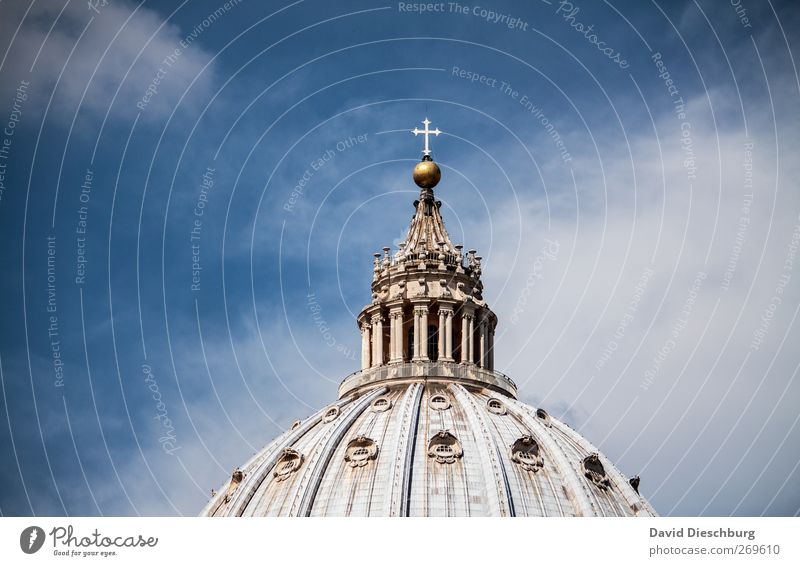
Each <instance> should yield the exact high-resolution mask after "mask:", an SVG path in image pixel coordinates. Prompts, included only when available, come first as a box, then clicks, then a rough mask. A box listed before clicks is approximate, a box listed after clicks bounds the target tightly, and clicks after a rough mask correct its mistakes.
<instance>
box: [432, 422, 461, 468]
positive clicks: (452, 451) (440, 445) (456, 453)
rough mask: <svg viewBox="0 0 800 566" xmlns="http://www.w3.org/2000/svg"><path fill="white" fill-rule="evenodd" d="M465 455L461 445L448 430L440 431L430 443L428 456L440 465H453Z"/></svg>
mask: <svg viewBox="0 0 800 566" xmlns="http://www.w3.org/2000/svg"><path fill="white" fill-rule="evenodd" d="M463 455H464V450H463V449H462V448H461V443H460V442H459V441H458V439H457V438H456V437H455V436H453V435H452V434H451V433H450V432H449V431H447V430H442V431H439V432H438V433H436V434H435V435H434V436H433V438H431V439H430V441H429V442H428V456H429V457H431V458H435V459H436V461H437V462H438V463H440V464H452V463H453V462H455V461H456V459H458V458H461V456H463Z"/></svg>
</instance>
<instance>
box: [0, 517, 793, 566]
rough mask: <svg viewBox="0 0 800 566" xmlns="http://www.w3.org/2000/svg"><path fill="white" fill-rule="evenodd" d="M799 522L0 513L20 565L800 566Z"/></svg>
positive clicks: (7, 551) (6, 551)
mask: <svg viewBox="0 0 800 566" xmlns="http://www.w3.org/2000/svg"><path fill="white" fill-rule="evenodd" d="M799 527H800V519H798V518H774V517H767V518H746V517H737V518H654V519H649V518H637V519H599V518H594V519H583V518H575V519H556V518H543V519H522V518H516V519H484V518H463V519H462V518H459V519H447V518H442V519H361V518H325V519H269V518H258V519H247V518H236V519H205V518H79V517H72V518H59V517H33V518H8V517H6V518H0V563H2V564H9V565H16V564H87V563H91V564H109V565H111V564H114V565H122V564H137V565H138V564H185V563H186V561H187V560H191V561H193V562H195V563H201V564H212V563H215V562H216V563H219V564H252V563H280V564H291V563H296V564H309V563H311V562H312V561H314V562H317V561H318V562H319V563H320V564H325V565H326V566H331V565H338V564H349V565H352V564H362V563H369V562H379V563H380V564H382V565H384V564H389V565H392V564H404V565H407V564H409V563H418V564H430V563H433V562H434V561H443V562H446V563H457V562H458V561H465V563H468V564H506V563H508V564H513V563H523V564H533V563H540V562H541V561H560V562H561V563H567V564H577V563H582V562H579V561H584V560H592V561H598V560H599V561H601V562H602V563H606V561H607V560H608V561H609V562H611V561H613V563H614V564H615V565H618V564H636V565H640V564H648V563H649V564H693V563H694V564H698V565H701V564H702V565H706V564H776V565H778V564H792V565H795V564H800V553H799V552H798V546H800V541H799V540H798V539H799V538H800V537H799V536H798V533H800V528H799ZM253 560H257V561H258V562H253Z"/></svg>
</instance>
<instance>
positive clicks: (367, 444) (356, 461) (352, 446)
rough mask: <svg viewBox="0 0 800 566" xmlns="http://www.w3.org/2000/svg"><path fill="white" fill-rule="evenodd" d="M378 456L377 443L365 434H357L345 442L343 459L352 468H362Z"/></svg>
mask: <svg viewBox="0 0 800 566" xmlns="http://www.w3.org/2000/svg"><path fill="white" fill-rule="evenodd" d="M377 456H378V445H377V444H375V441H374V440H372V439H371V438H367V437H366V436H363V435H361V436H357V437H356V438H354V439H353V440H351V441H350V442H348V443H347V449H346V450H345V454H344V461H345V462H347V463H348V464H350V466H352V467H353V468H362V467H364V466H366V465H367V464H369V462H370V460H374V459H375V458H377Z"/></svg>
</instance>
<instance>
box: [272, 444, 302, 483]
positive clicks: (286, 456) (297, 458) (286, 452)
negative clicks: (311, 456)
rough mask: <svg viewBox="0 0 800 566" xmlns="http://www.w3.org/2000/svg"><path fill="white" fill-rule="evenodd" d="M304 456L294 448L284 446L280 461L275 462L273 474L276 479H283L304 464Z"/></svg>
mask: <svg viewBox="0 0 800 566" xmlns="http://www.w3.org/2000/svg"><path fill="white" fill-rule="evenodd" d="M303 460H304V457H303V455H302V454H300V452H298V451H297V450H295V449H294V448H284V449H283V452H282V453H281V456H280V458H278V462H277V463H276V464H275V471H274V472H273V475H274V476H275V480H276V481H283V480H285V479H286V478H288V477H289V476H291V475H292V474H293V473H295V472H296V471H297V470H299V469H300V466H302V465H303Z"/></svg>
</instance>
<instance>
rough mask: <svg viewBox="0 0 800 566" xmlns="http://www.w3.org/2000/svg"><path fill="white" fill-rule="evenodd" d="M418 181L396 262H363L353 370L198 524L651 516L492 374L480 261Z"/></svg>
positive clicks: (581, 443)
mask: <svg viewBox="0 0 800 566" xmlns="http://www.w3.org/2000/svg"><path fill="white" fill-rule="evenodd" d="M423 124H425V129H424V130H418V129H416V128H415V129H414V130H413V132H414V133H415V135H417V134H423V135H424V136H425V151H424V152H423V161H422V162H423V163H425V164H426V167H428V166H429V165H430V164H431V163H433V161H432V159H431V158H430V148H429V145H428V135H429V134H433V135H437V136H438V135H439V134H440V133H442V132H440V131H439V130H438V128H437V129H436V130H430V129H429V128H428V125H429V124H430V122H429V121H428V120H427V119H426V120H425V121H424V122H423ZM437 171H438V167H437ZM437 180H438V179H437ZM429 184H430V183H423V184H422V186H421V189H422V190H421V191H420V199H419V200H417V201H416V202H415V203H414V207H415V214H414V217H413V218H412V220H411V225H410V226H409V230H408V235H407V236H406V240H405V242H403V243H402V244H401V245H400V246H399V250H398V251H397V253H396V254H394V255H393V256H390V254H389V250H390V248H388V247H387V248H383V250H384V253H383V258H381V254H379V253H377V254H375V259H374V261H373V279H372V302H371V303H370V304H368V305H366V306H365V307H364V309H363V310H362V311H361V313H360V314H359V316H358V319H357V323H358V325H359V328H360V330H361V345H362V352H361V365H362V367H361V370H360V371H357V372H355V373H354V374H352V375H350V376H349V377H347V378H346V379H345V380H344V381H343V382H342V384H341V386H340V387H339V400H338V401H337V402H336V403H333V404H331V405H329V406H327V407H325V408H323V409H322V410H320V411H319V412H317V413H316V414H314V415H313V416H311V417H309V418H307V419H306V420H304V421H297V422H296V423H295V424H294V425H292V427H291V429H290V430H288V431H286V432H285V433H283V434H282V435H281V436H279V437H278V438H277V439H276V440H275V441H273V442H272V443H271V444H270V445H268V446H267V447H266V448H264V449H263V450H262V451H261V452H260V453H259V454H257V455H256V456H254V457H253V458H252V459H251V460H250V461H249V462H248V463H247V464H245V465H244V466H243V467H241V468H237V469H236V470H234V472H233V473H232V474H231V478H230V480H229V481H228V482H227V483H226V484H225V485H224V486H223V487H222V489H221V490H220V491H219V493H213V494H212V498H211V501H210V502H209V503H208V505H207V506H206V508H205V509H204V510H203V513H202V514H203V515H205V516H319V515H322V516H515V515H518V516H529V517H537V516H559V517H561V516H566V517H569V516H587V515H588V516H634V515H645V516H653V515H655V511H654V510H653V508H652V507H651V506H650V505H649V504H648V503H647V501H645V499H644V498H643V497H641V496H640V495H639V493H638V486H639V478H638V477H635V478H632V479H631V480H628V479H626V478H625V477H624V476H623V475H622V474H621V473H620V472H619V471H618V470H617V469H616V468H615V467H614V465H613V464H611V462H609V461H608V460H607V459H606V458H605V457H604V456H603V455H602V454H599V453H598V451H597V449H596V448H595V447H594V446H592V445H591V444H590V443H589V442H588V441H587V440H585V439H584V438H583V437H582V436H581V435H579V434H578V433H576V432H575V431H574V430H572V429H571V428H570V427H569V426H567V425H566V424H564V423H561V422H559V421H558V420H556V419H554V418H552V417H550V415H548V413H547V412H546V411H544V410H542V409H534V408H532V407H529V406H528V405H526V404H524V403H521V402H520V401H518V400H517V399H516V397H517V387H516V385H515V384H514V382H513V381H512V380H511V379H510V378H509V377H507V376H505V375H503V374H502V373H499V372H497V371H495V370H494V333H495V327H496V325H497V316H496V315H495V314H494V312H492V310H491V309H490V308H489V305H488V304H487V302H486V299H485V297H484V296H483V283H482V282H481V273H482V268H481V257H480V256H478V255H476V252H475V250H470V251H469V252H468V253H467V254H466V255H464V254H462V248H463V246H461V245H455V246H454V245H453V243H452V242H451V241H450V237H449V235H448V234H447V230H446V229H445V227H444V221H443V220H442V217H441V215H440V214H439V207H440V205H441V203H440V202H439V201H437V200H435V198H434V195H433V190H432V188H431V186H428V185H429Z"/></svg>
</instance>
